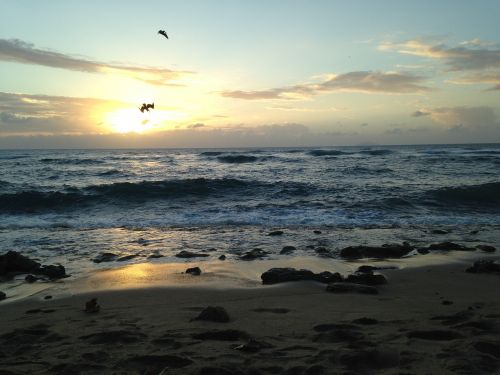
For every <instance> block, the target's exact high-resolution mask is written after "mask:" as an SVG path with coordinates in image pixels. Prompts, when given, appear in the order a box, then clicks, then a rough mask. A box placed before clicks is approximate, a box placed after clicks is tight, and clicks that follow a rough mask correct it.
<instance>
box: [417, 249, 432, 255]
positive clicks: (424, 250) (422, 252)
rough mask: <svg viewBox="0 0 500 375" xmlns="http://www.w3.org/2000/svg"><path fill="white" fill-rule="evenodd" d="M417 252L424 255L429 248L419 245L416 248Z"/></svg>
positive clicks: (427, 252)
mask: <svg viewBox="0 0 500 375" xmlns="http://www.w3.org/2000/svg"><path fill="white" fill-rule="evenodd" d="M417 252H418V253H419V254H422V255H425V254H429V253H430V251H429V249H428V248H426V247H419V248H418V249H417Z"/></svg>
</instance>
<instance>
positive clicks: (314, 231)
mask: <svg viewBox="0 0 500 375" xmlns="http://www.w3.org/2000/svg"><path fill="white" fill-rule="evenodd" d="M313 233H314V234H321V231H320V230H313Z"/></svg>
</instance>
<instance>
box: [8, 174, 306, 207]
mask: <svg viewBox="0 0 500 375" xmlns="http://www.w3.org/2000/svg"><path fill="white" fill-rule="evenodd" d="M310 189H311V187H310V186H309V185H308V184H304V183H298V182H275V183H264V182H260V181H255V180H252V181H245V180H239V179H234V178H220V179H206V178H196V179H180V180H164V181H142V182H120V183H113V184H102V185H91V186H87V187H84V188H81V189H78V188H66V190H64V191H36V190H29V191H22V192H17V193H8V194H0V212H2V211H3V212H36V211H43V210H58V209H63V208H67V207H71V206H75V205H76V206H81V205H90V204H96V203H99V204H100V205H102V204H104V205H106V204H111V205H113V204H125V205H126V204H128V203H130V202H141V203H142V202H145V201H152V200H165V199H167V200H168V199H178V198H189V197H196V198H208V197H213V198H225V197H228V196H232V197H233V198H234V197H235V196H245V197H248V196H255V195H258V196H262V195H266V194H270V195H279V196H281V197H283V196H303V195H307V194H309V192H310Z"/></svg>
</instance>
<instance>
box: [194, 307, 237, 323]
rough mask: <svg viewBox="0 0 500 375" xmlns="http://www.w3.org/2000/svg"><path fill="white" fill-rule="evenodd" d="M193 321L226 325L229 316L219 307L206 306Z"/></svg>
mask: <svg viewBox="0 0 500 375" xmlns="http://www.w3.org/2000/svg"><path fill="white" fill-rule="evenodd" d="M193 320H204V321H208V322H217V323H227V322H229V320H230V319H229V314H228V313H227V311H226V309H225V308H224V307H221V306H208V307H206V308H204V309H203V310H202V311H201V312H200V314H199V315H198V316H197V317H196V318H194V319H193Z"/></svg>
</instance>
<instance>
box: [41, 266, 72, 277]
mask: <svg viewBox="0 0 500 375" xmlns="http://www.w3.org/2000/svg"><path fill="white" fill-rule="evenodd" d="M38 273H39V274H41V275H45V276H48V277H49V278H50V279H52V280H55V279H62V278H64V277H68V276H69V275H66V269H65V268H64V266H62V265H60V264H58V265H57V266H56V265H49V266H42V267H41V268H40V270H39V271H38Z"/></svg>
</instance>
